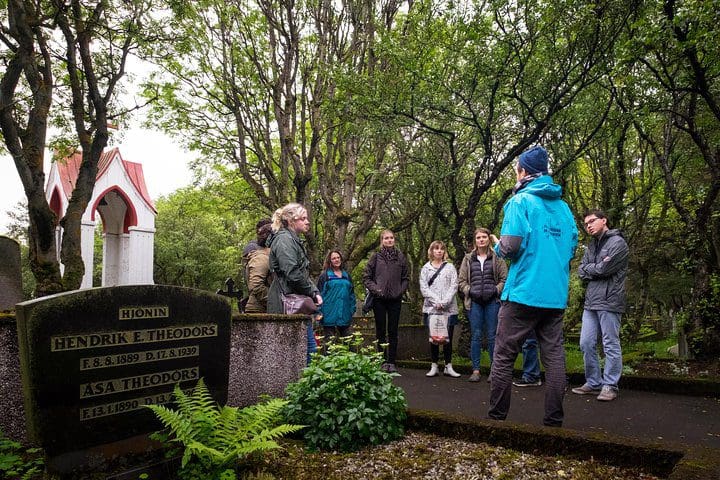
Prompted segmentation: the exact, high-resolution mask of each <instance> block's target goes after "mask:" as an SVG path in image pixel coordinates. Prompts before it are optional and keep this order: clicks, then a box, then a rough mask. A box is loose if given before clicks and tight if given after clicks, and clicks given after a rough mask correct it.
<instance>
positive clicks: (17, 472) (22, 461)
mask: <svg viewBox="0 0 720 480" xmlns="http://www.w3.org/2000/svg"><path fill="white" fill-rule="evenodd" d="M43 464H44V462H43V458H42V451H41V450H40V449H39V448H27V449H23V447H22V445H21V444H20V443H18V442H14V441H12V440H10V439H8V438H7V437H5V434H4V433H3V431H2V430H0V474H1V475H2V477H0V478H17V479H20V480H30V479H31V478H35V477H36V476H39V475H40V474H41V473H42V471H43Z"/></svg>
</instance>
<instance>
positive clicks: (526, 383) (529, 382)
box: [513, 378, 542, 387]
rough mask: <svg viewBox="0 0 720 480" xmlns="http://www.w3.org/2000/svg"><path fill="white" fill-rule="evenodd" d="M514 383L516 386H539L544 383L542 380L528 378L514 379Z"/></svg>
mask: <svg viewBox="0 0 720 480" xmlns="http://www.w3.org/2000/svg"><path fill="white" fill-rule="evenodd" d="M513 385H515V386H516V387H539V386H540V385H542V380H540V379H539V378H538V379H537V380H528V379H527V378H521V379H520V380H513Z"/></svg>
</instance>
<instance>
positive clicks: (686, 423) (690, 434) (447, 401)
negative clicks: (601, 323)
mask: <svg viewBox="0 0 720 480" xmlns="http://www.w3.org/2000/svg"><path fill="white" fill-rule="evenodd" d="M400 373H401V374H402V376H401V377H396V378H395V380H394V381H395V384H396V385H398V386H399V387H401V388H402V389H403V390H404V391H405V395H406V397H407V402H408V406H409V407H410V408H417V409H423V410H434V411H441V412H449V413H453V414H459V415H464V416H468V417H473V418H486V414H487V408H488V398H489V395H490V385H489V384H488V383H487V382H486V381H485V380H486V377H484V376H483V379H482V381H481V382H479V383H470V382H468V381H467V379H468V376H467V375H463V376H462V377H460V378H451V377H443V376H438V377H432V378H428V377H426V376H425V373H426V370H416V369H408V368H401V369H400ZM573 386H576V385H573ZM544 391H545V387H544V386H541V387H523V388H518V387H513V389H512V403H511V405H510V413H509V414H508V418H507V420H508V421H511V422H517V423H527V424H532V425H542V417H543V398H544ZM564 408H565V422H564V424H563V427H564V428H568V429H572V430H580V431H586V432H587V431H589V432H593V431H595V432H602V433H608V434H612V435H619V436H622V437H626V438H633V439H638V440H642V441H645V442H653V443H666V444H668V445H670V444H677V443H682V444H686V445H697V446H704V447H712V448H720V399H717V398H703V397H689V396H683V395H670V394H664V393H652V392H642V391H637V390H621V391H620V396H619V397H618V399H617V400H615V401H612V402H599V401H597V400H596V399H595V397H594V396H591V395H575V394H573V393H571V392H570V391H568V393H567V395H566V396H565V402H564Z"/></svg>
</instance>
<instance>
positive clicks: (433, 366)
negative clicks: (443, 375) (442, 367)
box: [425, 363, 439, 377]
mask: <svg viewBox="0 0 720 480" xmlns="http://www.w3.org/2000/svg"><path fill="white" fill-rule="evenodd" d="M438 373H439V372H438V364H437V363H431V364H430V371H429V372H427V373H426V374H425V376H426V377H437V374H438Z"/></svg>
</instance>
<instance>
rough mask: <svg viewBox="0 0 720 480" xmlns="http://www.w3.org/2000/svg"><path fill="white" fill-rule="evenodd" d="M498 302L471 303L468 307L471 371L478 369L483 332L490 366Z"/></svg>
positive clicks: (498, 307)
mask: <svg viewBox="0 0 720 480" xmlns="http://www.w3.org/2000/svg"><path fill="white" fill-rule="evenodd" d="M499 310H500V302H499V301H498V300H493V301H491V302H490V303H488V304H487V305H481V304H479V303H475V302H474V301H473V302H472V307H470V315H469V317H470V334H471V338H470V360H471V361H472V368H473V370H479V369H480V356H481V355H482V337H483V332H485V334H486V336H487V348H488V353H489V354H490V365H492V361H493V354H494V352H495V333H496V332H497V326H498V311H499Z"/></svg>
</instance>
